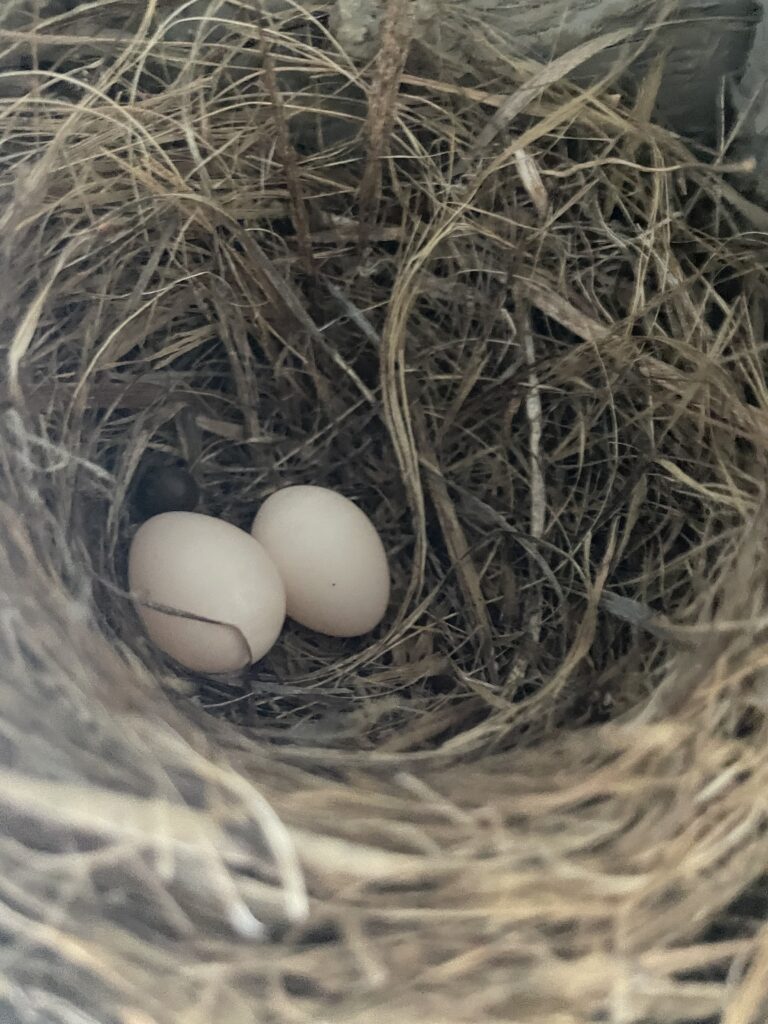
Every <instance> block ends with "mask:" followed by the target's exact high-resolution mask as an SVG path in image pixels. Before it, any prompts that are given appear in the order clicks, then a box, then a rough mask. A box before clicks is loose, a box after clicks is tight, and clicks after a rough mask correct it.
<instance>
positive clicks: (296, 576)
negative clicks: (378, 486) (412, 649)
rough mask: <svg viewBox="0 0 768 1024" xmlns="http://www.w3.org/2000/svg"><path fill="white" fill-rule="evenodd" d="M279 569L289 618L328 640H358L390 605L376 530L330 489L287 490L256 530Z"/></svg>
mask: <svg viewBox="0 0 768 1024" xmlns="http://www.w3.org/2000/svg"><path fill="white" fill-rule="evenodd" d="M251 532H252V534H253V536H254V537H255V538H256V539H257V540H258V541H259V542H260V543H261V544H263V546H264V548H265V549H266V551H267V552H268V553H269V555H270V556H271V558H272V560H273V561H274V562H275V564H276V565H277V567H278V569H279V571H280V575H281V576H282V578H283V583H284V584H285V591H286V595H287V600H288V604H287V608H288V615H289V617H290V618H292V619H294V620H295V621H296V622H299V623H301V625H303V626H307V627H308V628H309V629H312V630H315V632H317V633H324V634H326V635H327V636H338V637H352V636H361V635H362V634H363V633H367V632H369V631H370V630H372V629H374V628H375V627H376V626H377V625H378V624H379V622H381V620H382V618H383V617H384V614H385V612H386V610H387V605H388V603H389V588H390V576H389V566H388V564H387V556H386V552H385V551H384V546H383V544H382V542H381V538H380V537H379V535H378V533H377V532H376V528H375V527H374V525H373V523H372V522H371V521H370V519H369V518H368V517H367V516H366V515H365V513H364V512H363V511H362V510H361V509H359V508H358V507H357V505H355V504H354V503H353V502H352V501H350V500H349V499H348V498H345V497H344V496H343V495H341V494H337V493H336V492H335V491H331V490H328V489H327V488H325V487H311V486H298V487H285V488H283V489H282V490H280V491H276V492H275V493H274V494H272V495H271V496H270V497H269V498H267V500H266V501H265V502H264V504H263V505H262V506H261V508H260V509H259V512H258V514H257V515H256V518H255V519H254V522H253V527H252V528H251Z"/></svg>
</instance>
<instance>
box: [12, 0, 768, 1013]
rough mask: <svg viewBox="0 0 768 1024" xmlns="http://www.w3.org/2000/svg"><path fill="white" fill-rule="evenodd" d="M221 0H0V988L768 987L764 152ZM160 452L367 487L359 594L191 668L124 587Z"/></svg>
mask: <svg viewBox="0 0 768 1024" xmlns="http://www.w3.org/2000/svg"><path fill="white" fill-rule="evenodd" d="M233 6H234V7H236V8H237V10H233V11H232V12H230V13H229V15H228V16H227V17H226V18H208V17H207V16H206V14H205V12H203V13H202V15H201V13H200V11H199V10H196V9H195V10H194V11H193V12H192V16H190V17H189V18H187V19H186V20H185V19H184V17H183V16H182V15H183V14H184V12H183V11H182V12H181V15H179V14H177V15H173V14H172V13H171V14H169V13H168V12H166V11H164V9H163V8H162V7H156V5H154V4H149V5H147V6H146V7H145V8H144V9H142V10H136V5H126V4H120V3H113V4H108V5H101V6H99V5H93V4H85V5H83V7H82V8H78V9H76V10H74V11H67V10H64V9H61V10H59V9H56V8H54V7H53V6H51V7H50V10H49V12H48V17H47V19H45V18H44V19H43V20H40V19H38V20H37V21H35V22H34V23H32V22H29V23H27V22H25V20H24V17H23V11H22V5H20V4H19V5H15V6H14V5H12V7H11V8H9V11H10V14H9V15H7V16H6V24H5V25H4V24H3V22H2V21H1V20H0V46H3V47H5V49H4V51H2V52H0V66H2V67H5V68H7V69H8V70H6V71H4V72H3V73H2V74H0V96H3V97H4V98H3V99H2V102H1V105H0V192H1V193H2V199H1V201H0V211H1V212H0V221H1V223H2V232H1V233H0V238H1V239H2V258H3V267H2V280H3V288H2V300H3V305H2V314H1V315H2V320H3V331H4V336H5V337H6V338H8V339H10V340H9V341H8V343H7V345H6V346H5V349H4V361H5V371H6V372H5V382H6V383H5V385H4V388H5V393H4V395H3V410H2V446H0V467H1V469H2V479H3V481H4V491H3V494H2V504H1V505H0V529H2V535H3V538H4V543H3V545H2V552H0V583H1V584H2V586H1V587H0V589H1V591H2V597H3V605H2V615H0V651H1V652H2V665H3V667H2V670H0V766H1V767H0V772H1V773H2V780H3V785H2V786H0V807H2V812H1V813H0V865H1V866H2V871H0V900H2V905H3V909H2V913H0V931H2V932H3V936H4V947H3V948H4V952H2V954H0V965H1V966H0V1010H3V1009H4V1012H5V1014H6V1016H5V1017H4V1018H3V1019H8V1020H9V1021H16V1020H19V1021H33V1020H34V1021H44V1022H45V1024H48V1022H49V1021H50V1022H54V1021H55V1022H59V1021H60V1022H62V1024H74V1022H77V1024H106V1022H107V1021H109V1022H110V1024H111V1022H113V1021H114V1022H119V1024H176V1022H183V1024H197V1022H200V1024H204V1022H206V1024H207V1022H208V1021H211V1020H219V1021H222V1022H223V1024H240V1022H243V1024H245V1022H250V1021H253V1020H258V1021H260V1022H262V1021H263V1022H269V1021H276V1022H277V1021H279V1022H283V1021H286V1022H287V1021H307V1022H309V1021H312V1022H318V1021H323V1020H333V1021H334V1022H337V1021H338V1022H341V1021H345V1020H349V1021H352V1020H354V1021H365V1022H366V1024H368V1022H371V1024H385V1022H390V1021H395V1020H397V1021H401V1022H408V1024H415V1022H417V1021H419V1022H430V1024H438V1022H441V1024H443V1022H445V1024H447V1022H451V1024H459V1022H465V1021H466V1022H468V1024H469V1022H472V1024H485V1022H488V1024H490V1022H501V1021H512V1020H514V1021H515V1022H520V1024H523V1022H524V1024H594V1022H597V1021H610V1022H611V1024H630V1022H637V1024H641V1022H646V1021H650V1022H654V1024H655V1022H658V1024H667V1022H670V1024H671V1022H673V1021H681V1020H686V1021H692V1022H693V1021H705V1020H710V1019H711V1020H722V1021H724V1022H725V1024H750V1022H753V1021H754V1022H757V1021H759V1020H761V1019H763V1018H764V1014H765V1012H766V1011H767V1008H766V1006H765V1003H764V998H765V997H764V992H765V984H764V979H765V974H766V971H768V952H766V939H765V935H766V932H765V906H764V901H763V899H762V897H761V894H760V883H761V880H762V879H764V875H765V871H766V864H767V863H768V834H767V833H766V809H767V808H766V800H765V795H764V794H765V792H766V791H767V789H766V782H768V754H766V749H767V748H766V723H765V703H766V690H765V686H766V681H765V678H764V675H765V671H764V667H763V666H764V663H765V658H766V650H768V647H767V646H766V628H765V627H766V619H765V586H766V582H767V581H768V572H767V568H768V566H767V563H766V548H765V531H764V526H763V518H764V497H765V484H764V481H765V478H766V455H765V452H766V449H767V448H768V445H767V444H766V442H767V441H768V392H767V390H766V385H765V361H766V355H765V324H764V316H765V314H764V309H765V296H766V288H767V286H768V269H767V268H766V260H765V254H766V248H765V238H764V235H763V233H762V232H763V229H764V223H763V221H762V220H761V216H762V215H761V211H759V210H758V209H757V208H756V207H753V206H751V205H749V204H748V203H746V202H745V201H744V200H742V199H740V197H739V195H738V193H737V192H736V190H735V188H734V185H733V183H732V181H731V179H730V177H728V176H727V175H726V172H730V173H734V172H735V173H738V171H739V170H740V168H739V167H738V166H737V167H730V168H729V167H728V166H727V165H726V164H725V161H726V159H727V154H725V153H709V154H704V153H698V152H697V153H693V152H691V151H690V150H689V149H688V148H686V146H685V145H684V144H683V143H682V142H681V141H680V140H679V139H678V138H676V137H674V136H672V135H670V134H669V133H667V132H665V131H664V130H663V129H661V128H659V127H657V126H655V125H653V124H651V123H650V122H649V120H648V116H647V111H648V110H650V109H651V107H652V102H653V88H654V85H653V81H652V80H649V81H648V82H646V83H645V85H644V86H643V87H642V88H641V90H640V94H639V96H638V97H637V99H636V102H635V104H634V106H629V105H628V101H627V98H626V97H623V96H622V95H621V94H620V93H619V92H617V91H616V88H617V87H616V86H615V85H614V84H611V83H602V84H601V86H600V87H595V88H593V89H587V90H585V89H583V88H576V87H575V86H572V85H570V84H569V82H568V80H567V72H568V68H569V62H568V60H567V59H566V60H564V61H563V62H561V63H556V64H555V65H550V66H548V67H547V68H546V69H542V68H540V67H538V66H536V65H535V64H534V63H533V62H532V61H530V60H528V59H526V60H522V59H521V60H518V61H510V62H509V67H508V74H507V77H506V78H504V79H503V80H502V79H495V80H493V81H487V80H485V79H484V77H483V74H482V72H481V70H480V68H481V67H482V62H481V60H480V59H478V66H477V67H476V68H462V69H460V70H461V73H459V70H458V69H453V68H451V67H450V66H444V67H441V68H440V69H435V70H434V71H433V72H431V73H427V71H426V70H425V67H426V62H425V58H424V55H423V54H422V55H421V59H420V60H419V61H417V62H416V63H415V64H413V65H412V64H411V63H408V62H407V61H406V54H407V52H408V50H409V47H411V48H414V52H416V50H417V45H418V44H417V41H414V40H411V39H410V38H408V35H407V32H406V31H404V29H403V26H404V25H405V26H406V27H407V18H405V19H404V14H405V12H406V8H405V7H404V6H403V5H402V4H401V3H399V2H398V0H394V2H393V3H392V4H391V5H390V17H389V20H388V21H385V25H384V29H383V33H384V35H383V44H382V47H381V50H380V56H379V58H378V59H377V61H375V62H374V63H373V64H372V65H371V66H370V67H367V68H365V69H362V70H361V69H360V68H358V67H356V66H355V65H354V64H353V63H352V62H351V61H350V60H349V59H348V58H346V57H345V54H344V53H343V52H342V51H341V50H340V49H339V48H338V47H337V46H336V45H335V43H334V39H333V36H332V35H331V34H330V32H329V30H328V27H327V21H326V16H327V12H326V11H325V9H324V5H322V4H319V5H318V6H317V10H314V9H312V8H298V7H297V8H287V9H286V10H284V11H283V12H278V11H273V12H272V13H271V14H269V13H268V14H267V15H264V16H263V17H262V18H261V19H259V18H256V17H253V16H252V17H250V18H248V17H246V13H247V12H246V7H247V5H237V4H235V5H233ZM64 7H66V5H64ZM241 8H242V9H241ZM206 10H207V8H206ZM251 13H252V14H253V12H251ZM11 15H15V16H16V20H14V19H13V18H12V17H11ZM609 42H610V41H609ZM617 43H618V40H613V44H614V45H616V44H617ZM489 45H491V44H490V43H489ZM596 45H600V46H604V45H607V44H606V42H605V40H603V42H601V43H599V44H596ZM531 83H533V86H535V88H534V87H533V86H532V84H531ZM158 453H160V454H163V455H166V456H173V457H180V458H182V459H184V460H185V461H186V462H188V463H189V465H190V466H191V468H192V471H193V473H194V475H195V477H196V479H197V481H198V483H199V484H200V486H201V488H202V491H203V495H204V499H203V502H204V504H203V510H204V511H206V512H208V513H210V514H213V515H217V516H222V517H224V518H225V519H227V520H228V521H230V522H233V523H235V524H237V525H240V526H246V525H247V524H248V523H249V520H250V518H251V517H252V515H253V512H254V509H255V508H256V506H257V505H258V503H259V502H260V500H261V499H262V498H263V497H264V496H265V495H266V494H267V493H269V492H270V491H271V490H272V489H274V488H275V487H277V486H281V485H285V484H290V483H323V484H327V485H328V486H331V487H334V488H337V489H338V490H340V491H342V492H343V493H345V494H347V495H349V496H350V497H353V498H354V499H355V500H357V501H358V502H359V503H360V504H361V506H362V507H363V508H365V510H366V511H367V512H368V513H369V514H370V515H371V517H372V518H373V520H374V522H375V523H376V525H377V527H378V529H379V530H380V531H381V534H382V537H383V538H384V540H385V543H386V546H387V549H388V551H389V553H390V558H391V565H392V572H393V581H394V599H393V606H392V610H391V615H390V617H389V619H388V621H387V623H386V624H385V627H384V628H382V630H381V632H380V634H379V635H377V636H375V637H374V638H373V639H369V640H367V641H365V642H362V641H360V642H358V641H354V642H350V641H332V640H329V639H327V638H317V637H312V636H311V635H309V634H308V633H306V632H304V631H302V630H300V629H298V628H289V629H288V630H287V632H286V634H285V636H284V637H283V639H282V640H281V642H280V643H279V645H278V646H277V648H276V649H275V650H274V651H273V653H272V654H270V656H269V658H268V659H267V661H266V662H264V663H262V664H260V665H258V666H256V667H255V668H254V669H252V670H249V671H248V672H247V673H245V674H244V675H242V676H240V677H237V678H226V679H219V680H216V681H212V680H211V679H207V678H202V677H194V676H189V675H181V674H179V673H178V672H177V669H176V667H175V666H174V665H173V664H172V663H170V662H168V661H166V660H164V659H163V658H162V656H161V655H159V654H158V653H157V652H156V651H154V650H152V649H151V647H150V646H149V644H148V642H147V641H146V639H145V638H144V636H143V634H142V632H141V630H140V628H139V626H138V620H137V618H136V616H135V613H134V611H133V608H132V604H131V600H130V595H128V594H127V593H126V592H125V590H124V587H125V574H124V565H125V553H126V546H127V544H128V542H129V540H130V536H131V531H132V529H133V528H134V525H135V524H134V523H133V522H132V521H131V516H130V511H129V510H130V500H129V499H130V494H131V489H132V486H133V484H134V481H135V479H136V474H137V472H138V471H139V469H140V467H141V466H142V464H143V463H144V462H145V460H146V459H147V458H150V457H153V456H155V455H157V454H158Z"/></svg>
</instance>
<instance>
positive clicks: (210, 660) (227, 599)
mask: <svg viewBox="0 0 768 1024" xmlns="http://www.w3.org/2000/svg"><path fill="white" fill-rule="evenodd" d="M128 585H129V587H130V589H131V591H132V593H133V594H134V595H135V597H136V599H137V602H138V604H137V610H138V613H139V615H140V616H141V619H142V621H143V623H144V626H145V627H146V630H147V633H148V634H149V636H150V638H151V640H152V641H153V642H154V643H155V644H156V645H157V646H158V647H159V648H160V650H162V651H165V653H166V654H170V655H171V657H172V658H175V660H176V661H178V662H180V664H182V665H184V666H185V667H186V668H189V669H193V670H194V671H196V672H207V673H212V674H216V673H222V672H236V671H238V670H239V669H242V668H245V667H246V666H247V665H250V664H251V663H252V662H254V661H258V660H259V659H260V658H263V657H264V655H265V654H266V653H267V651H268V650H269V649H270V647H272V645H273V644H274V642H275V640H277V638H278V636H279V634H280V630H281V629H282V627H283V623H284V621H285V606H286V605H285V588H284V586H283V582H282V580H281V578H280V574H279V572H278V571H277V568H276V566H275V564H274V562H273V561H272V559H271V558H270V557H269V555H268V554H267V552H266V551H265V550H264V548H263V547H262V546H261V544H259V543H258V541H256V540H254V538H253V537H251V536H250V535H249V534H247V533H246V532H245V531H244V530H239V529H238V528H237V527H236V526H232V525H231V524H230V523H226V522H224V521H223V520H221V519H214V518H212V517H211V516H205V515H201V514H199V513H197V512H165V513H163V514H162V515H158V516H154V517H153V518H152V519H148V520H147V521H146V522H145V523H144V524H143V525H142V526H141V527H140V528H139V530H138V531H137V533H136V536H135V537H134V539H133V543H132V544H131V549H130V553H129V558H128ZM143 601H147V602H150V603H151V604H154V605H162V606H163V607H164V608H169V609H173V610H175V611H178V612H183V613H187V615H191V616H199V618H195V617H193V618H184V617H182V616H179V615H174V614H170V613H169V612H165V611H159V610H157V609H155V608H149V607H147V606H146V605H144V604H142V602H143ZM201 619H208V620H213V621H209V622H203V621H200V620H201Z"/></svg>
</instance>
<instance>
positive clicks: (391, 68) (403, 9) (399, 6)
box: [359, 0, 413, 248]
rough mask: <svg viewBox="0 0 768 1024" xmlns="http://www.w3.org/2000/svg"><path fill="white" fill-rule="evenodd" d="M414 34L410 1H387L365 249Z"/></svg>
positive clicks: (363, 199) (370, 121) (372, 108)
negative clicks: (401, 79) (401, 81)
mask: <svg viewBox="0 0 768 1024" xmlns="http://www.w3.org/2000/svg"><path fill="white" fill-rule="evenodd" d="M412 32H413V19H412V15H411V12H410V5H409V2H408V0H387V6H386V11H385V14H384V18H383V20H382V24H381V40H380V44H379V50H378V53H377V56H376V62H375V67H374V74H373V82H372V86H371V92H370V95H369V97H368V115H367V118H366V126H365V139H366V158H365V169H364V170H363V174H362V177H361V179H360V191H359V196H360V198H359V202H360V232H361V234H360V245H361V247H362V248H365V247H366V245H367V241H368V235H369V233H370V231H371V230H372V228H373V225H374V222H375V219H376V213H377V210H378V206H379V201H380V198H381V196H380V192H381V180H382V163H383V160H384V158H385V156H386V153H387V146H388V144H389V138H390V133H391V132H392V128H393V126H394V123H395V117H396V114H397V98H398V91H399V88H400V76H401V75H402V73H403V70H404V69H405V62H406V59H407V57H408V49H409V47H410V43H411V35H412Z"/></svg>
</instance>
